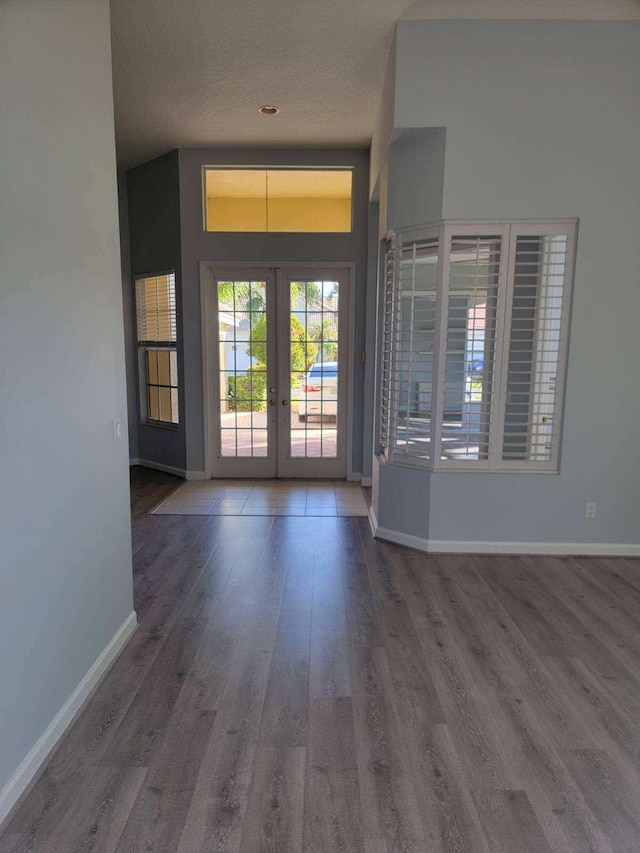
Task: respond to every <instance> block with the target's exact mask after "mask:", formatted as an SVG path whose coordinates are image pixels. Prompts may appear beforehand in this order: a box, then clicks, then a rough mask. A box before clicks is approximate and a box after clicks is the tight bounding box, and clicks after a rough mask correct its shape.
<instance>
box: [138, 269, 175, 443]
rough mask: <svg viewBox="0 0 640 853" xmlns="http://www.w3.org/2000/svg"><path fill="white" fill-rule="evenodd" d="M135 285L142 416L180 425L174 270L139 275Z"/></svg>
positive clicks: (151, 420)
mask: <svg viewBox="0 0 640 853" xmlns="http://www.w3.org/2000/svg"><path fill="white" fill-rule="evenodd" d="M135 285H136V288H135V289H136V320H137V329H138V352H139V367H140V379H141V395H140V398H141V399H140V402H141V406H140V408H141V414H142V419H143V420H144V421H146V422H148V423H155V424H159V425H171V426H177V425H178V423H179V415H178V351H177V346H176V342H177V319H176V289H175V274H174V273H172V272H169V273H163V274H162V275H153V276H145V277H143V278H137V279H136V282H135Z"/></svg>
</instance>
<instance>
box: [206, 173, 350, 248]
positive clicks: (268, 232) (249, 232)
mask: <svg viewBox="0 0 640 853" xmlns="http://www.w3.org/2000/svg"><path fill="white" fill-rule="evenodd" d="M209 171H221V172H222V171H225V172H237V171H249V172H252V171H257V172H263V171H266V172H349V173H350V175H351V196H350V199H349V201H350V208H351V217H350V225H349V230H348V231H268V230H265V231H213V230H211V231H210V230H209V229H208V227H207V219H208V211H207V172H209ZM355 174H356V169H355V166H339V165H329V166H323V165H320V166H303V165H300V166H291V165H288V166H287V165H284V166H280V165H278V166H265V165H260V164H258V165H256V164H232V163H220V164H216V163H207V164H206V165H204V166H202V168H201V180H200V193H201V201H202V230H203V231H204V233H205V234H215V235H217V236H220V235H238V234H242V235H252V234H260V235H263V234H288V235H303V236H306V235H309V234H329V235H331V236H338V235H341V236H342V235H353V233H354V224H355V222H354V219H355V212H354V207H355V205H354V197H355ZM265 202H267V197H266V196H265Z"/></svg>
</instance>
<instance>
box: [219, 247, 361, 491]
mask: <svg viewBox="0 0 640 853" xmlns="http://www.w3.org/2000/svg"><path fill="white" fill-rule="evenodd" d="M350 273H351V271H350V269H349V268H348V267H332V266H329V267H327V266H320V267H318V266H310V265H309V266H299V265H296V266H295V267H293V266H288V265H281V266H274V267H270V266H264V267H262V266H254V265H249V266H242V265H240V264H237V265H235V264H234V265H228V264H225V265H215V264H203V267H202V296H203V341H204V359H205V379H204V385H205V388H204V390H205V433H206V436H207V447H206V452H207V456H208V472H207V473H208V475H209V476H211V477H213V478H217V477H224V478H232V477H238V478H249V479H260V478H302V479H315V478H332V479H340V478H344V477H346V476H347V444H348V435H349V408H350V407H349V405H348V401H349V384H350V375H349V374H350V370H349V365H350V361H351V359H350V354H349V338H350V334H349V333H350V303H351V298H350V297H351V293H350V287H351V281H350V279H351V275H350Z"/></svg>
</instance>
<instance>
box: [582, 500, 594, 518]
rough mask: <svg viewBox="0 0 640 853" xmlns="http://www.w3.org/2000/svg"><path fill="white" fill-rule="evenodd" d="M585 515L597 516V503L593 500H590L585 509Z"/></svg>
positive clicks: (587, 516)
mask: <svg viewBox="0 0 640 853" xmlns="http://www.w3.org/2000/svg"><path fill="white" fill-rule="evenodd" d="M584 517H585V518H588V519H592V518H595V517H596V505H595V503H593V502H592V501H590V502H589V503H588V504H587V505H586V507H585V509H584Z"/></svg>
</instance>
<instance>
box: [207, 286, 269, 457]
mask: <svg viewBox="0 0 640 853" xmlns="http://www.w3.org/2000/svg"><path fill="white" fill-rule="evenodd" d="M265 309H266V283H265V282H264V281H219V282H218V327H219V328H218V337H219V346H220V370H219V383H218V389H219V404H220V438H221V440H220V447H221V455H222V456H231V457H234V456H244V457H247V456H267V314H266V310H265Z"/></svg>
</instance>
